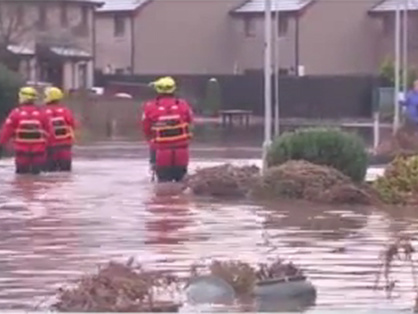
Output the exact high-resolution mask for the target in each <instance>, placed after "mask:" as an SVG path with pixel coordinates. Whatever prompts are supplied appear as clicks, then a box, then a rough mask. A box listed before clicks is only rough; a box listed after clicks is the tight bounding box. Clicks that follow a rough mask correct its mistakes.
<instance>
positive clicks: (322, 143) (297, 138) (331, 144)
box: [267, 128, 368, 182]
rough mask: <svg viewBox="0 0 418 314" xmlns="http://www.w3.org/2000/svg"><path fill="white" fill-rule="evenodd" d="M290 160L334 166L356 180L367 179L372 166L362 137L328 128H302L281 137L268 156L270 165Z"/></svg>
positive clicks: (274, 143) (277, 139)
mask: <svg viewBox="0 0 418 314" xmlns="http://www.w3.org/2000/svg"><path fill="white" fill-rule="evenodd" d="M288 160H306V161H309V162H311V163H314V164H317V165H324V166H329V167H333V168H335V169H337V170H339V171H341V172H342V173H343V174H345V175H347V176H348V177H350V178H351V179H352V180H354V181H356V182H361V181H362V180H363V179H364V177H365V175H366V171H367V166H368V156H367V151H366V147H365V145H364V143H363V141H362V140H361V139H360V138H359V137H358V136H356V135H354V134H351V133H346V132H343V131H340V130H337V129H327V128H309V129H302V130H297V131H295V132H289V133H285V134H283V135H281V136H279V137H277V138H276V139H275V140H274V141H273V144H272V145H271V147H270V150H269V153H268V156H267V162H268V166H269V167H271V166H277V165H281V164H283V163H285V162H286V161H288Z"/></svg>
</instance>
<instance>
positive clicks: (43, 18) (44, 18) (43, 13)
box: [38, 3, 48, 30]
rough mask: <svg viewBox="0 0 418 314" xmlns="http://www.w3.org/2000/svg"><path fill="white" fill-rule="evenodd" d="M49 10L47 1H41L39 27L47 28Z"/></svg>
mask: <svg viewBox="0 0 418 314" xmlns="http://www.w3.org/2000/svg"><path fill="white" fill-rule="evenodd" d="M47 24H48V22H47V12H46V5H45V3H40V4H39V6H38V28H39V29H40V30H45V29H46V26H47Z"/></svg>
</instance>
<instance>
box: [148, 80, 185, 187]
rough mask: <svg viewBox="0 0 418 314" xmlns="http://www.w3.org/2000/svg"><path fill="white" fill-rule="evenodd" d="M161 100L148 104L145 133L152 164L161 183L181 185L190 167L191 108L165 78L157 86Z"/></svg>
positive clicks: (173, 84)
mask: <svg viewBox="0 0 418 314" xmlns="http://www.w3.org/2000/svg"><path fill="white" fill-rule="evenodd" d="M152 85H153V86H154V88H155V90H156V92H157V94H158V96H157V97H156V98H155V99H154V100H151V101H149V102H147V103H145V104H144V109H143V114H142V130H143V132H144V134H145V137H146V139H147V141H148V143H149V145H150V154H151V156H150V157H151V158H150V162H151V164H152V166H153V170H154V171H155V174H156V176H157V179H158V181H159V182H170V181H175V182H179V181H181V180H182V179H183V177H184V176H185V175H186V174H187V167H188V164H189V143H190V139H191V136H192V135H191V132H190V124H191V123H192V119H193V112H192V109H191V107H190V105H189V104H188V103H187V102H186V101H185V100H184V99H180V98H177V97H176V96H175V95H174V92H175V90H176V82H175V81H174V80H173V79H172V78H171V77H164V78H161V79H159V80H157V81H156V82H153V83H152Z"/></svg>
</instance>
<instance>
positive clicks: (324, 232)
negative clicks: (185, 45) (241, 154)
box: [0, 144, 418, 310]
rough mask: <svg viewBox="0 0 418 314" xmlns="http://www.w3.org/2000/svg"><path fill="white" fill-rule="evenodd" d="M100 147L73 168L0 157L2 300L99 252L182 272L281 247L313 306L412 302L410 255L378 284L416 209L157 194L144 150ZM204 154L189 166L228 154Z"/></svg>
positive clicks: (86, 266) (24, 294)
mask: <svg viewBox="0 0 418 314" xmlns="http://www.w3.org/2000/svg"><path fill="white" fill-rule="evenodd" d="M129 145H131V144H129ZM129 145H128V144H126V147H128V146H129ZM110 147H111V144H109V147H108V148H106V149H107V150H108V151H111V148H110ZM97 148H98V149H96V150H95V148H94V146H91V147H90V148H80V149H78V150H77V155H78V157H77V158H76V159H75V162H74V171H73V173H71V174H43V175H41V176H39V177H32V176H16V175H15V174H14V173H13V161H12V160H11V159H3V160H0V187H1V191H2V193H1V194H0V224H1V225H0V269H1V277H0V288H1V289H0V306H1V308H2V309H30V308H33V307H34V306H36V305H37V304H39V303H40V302H44V301H45V300H48V299H49V298H51V296H53V295H54V292H55V291H56V289H57V288H58V287H60V286H61V285H63V284H64V283H66V282H69V281H71V280H73V279H76V278H78V277H79V276H80V275H81V274H83V273H85V272H93V271H96V270H97V265H98V264H99V263H102V262H107V261H108V260H109V259H115V260H121V261H126V260H127V259H128V258H130V257H132V256H133V257H135V258H136V260H137V261H139V262H141V263H143V264H144V265H145V266H147V267H149V268H158V269H167V270H171V271H173V272H176V273H178V274H179V275H182V276H184V275H186V274H187V272H188V271H189V269H190V266H191V264H193V263H195V262H201V263H205V262H208V261H210V259H215V258H216V259H240V260H242V261H246V262H249V263H259V262H264V261H269V260H271V259H273V258H274V257H276V256H281V257H285V258H286V259H288V260H291V261H293V262H294V263H295V264H297V265H300V266H301V267H302V268H303V269H305V271H306V272H307V275H308V276H309V278H310V279H311V281H312V282H313V284H314V285H315V286H316V287H317V289H318V297H317V302H316V309H336V308H350V309H369V308H377V307H378V308H390V309H399V310H401V309H407V308H411V306H412V304H413V298H414V294H413V291H412V290H413V280H412V276H411V271H410V269H409V267H407V265H403V264H402V262H397V266H395V267H394V270H393V276H394V278H395V279H397V280H398V281H399V282H398V283H397V285H396V287H395V289H394V291H393V293H392V298H391V299H387V298H386V294H385V293H384V291H381V290H378V291H375V290H373V285H374V281H375V278H376V274H377V272H378V270H379V264H380V261H379V259H378V256H379V252H380V251H381V250H382V249H383V248H384V246H385V245H386V244H388V242H389V241H391V240H392V239H393V238H394V237H396V235H397V234H398V233H399V232H406V233H409V234H411V235H415V233H416V230H418V228H417V227H418V213H416V212H414V211H413V210H409V211H397V210H394V211H393V212H388V211H385V212H382V211H380V210H376V209H373V208H353V207H323V206H313V205H312V204H306V203H300V202H298V203H276V204H274V205H271V204H270V205H264V206H262V205H257V204H252V203H249V202H246V201H243V200H242V201H239V202H231V201H228V202H220V201H214V200H210V199H199V198H194V197H192V196H191V195H188V194H185V195H181V196H167V195H166V196H161V195H156V193H155V187H154V186H153V184H152V183H151V182H150V176H149V173H148V164H147V160H146V159H145V158H142V157H144V156H142V157H138V158H133V156H132V155H129V154H128V153H127V155H126V156H125V155H124V153H123V152H121V150H120V149H118V148H117V147H116V148H115V147H114V148H113V149H114V150H116V151H118V152H119V155H118V156H113V155H112V156H109V154H110V153H109V154H108V155H106V154H103V155H102V156H100V154H99V153H97V152H98V151H100V149H102V151H105V149H104V148H103V147H101V148H100V147H99V146H97ZM127 150H128V149H127ZM225 151H227V150H225ZM226 154H228V153H226ZM203 155H204V154H201V156H200V157H202V158H200V157H199V156H198V157H197V158H195V159H194V160H193V161H192V168H196V167H199V166H206V165H211V164H214V163H221V162H224V161H225V159H218V160H216V159H212V158H211V159H210V160H211V161H210V162H209V161H208V158H203ZM229 161H231V162H234V160H229Z"/></svg>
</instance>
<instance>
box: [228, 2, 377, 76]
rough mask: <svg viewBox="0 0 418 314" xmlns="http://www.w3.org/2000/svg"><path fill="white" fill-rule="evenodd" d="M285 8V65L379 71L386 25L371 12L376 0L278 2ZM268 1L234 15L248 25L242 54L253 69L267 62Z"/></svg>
mask: <svg viewBox="0 0 418 314" xmlns="http://www.w3.org/2000/svg"><path fill="white" fill-rule="evenodd" d="M272 2H273V5H272V11H273V12H275V13H276V12H277V11H278V12H279V18H278V23H277V24H278V25H277V24H276V25H277V27H278V32H277V33H278V36H279V40H278V41H277V42H278V44H277V45H278V50H279V59H280V68H283V69H285V70H287V71H288V72H291V73H292V72H293V73H294V72H298V71H299V70H300V69H302V70H303V72H304V73H305V74H309V75H311V74H312V75H350V74H370V73H375V72H376V71H377V68H378V64H379V61H380V59H379V58H380V57H379V56H380V52H379V48H378V42H379V38H380V37H381V36H380V35H381V29H380V25H379V24H378V23H376V21H375V20H373V19H371V18H370V17H369V15H368V10H369V9H370V8H371V7H372V6H373V5H375V4H376V2H377V1H376V0H362V1H346V0H333V1H329V0H313V1H311V0H273V1H272ZM263 12H264V1H263V0H250V1H248V2H247V3H245V4H244V5H242V6H241V7H239V8H237V9H236V10H234V11H233V12H232V13H231V14H232V16H234V17H235V18H239V19H241V20H243V21H244V22H245V23H246V25H247V26H246V36H247V40H246V41H244V42H243V48H242V49H241V51H240V53H241V55H240V57H241V60H243V63H244V64H246V67H248V68H261V67H262V66H263V58H262V54H263V47H264V37H263V25H264V15H263Z"/></svg>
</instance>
